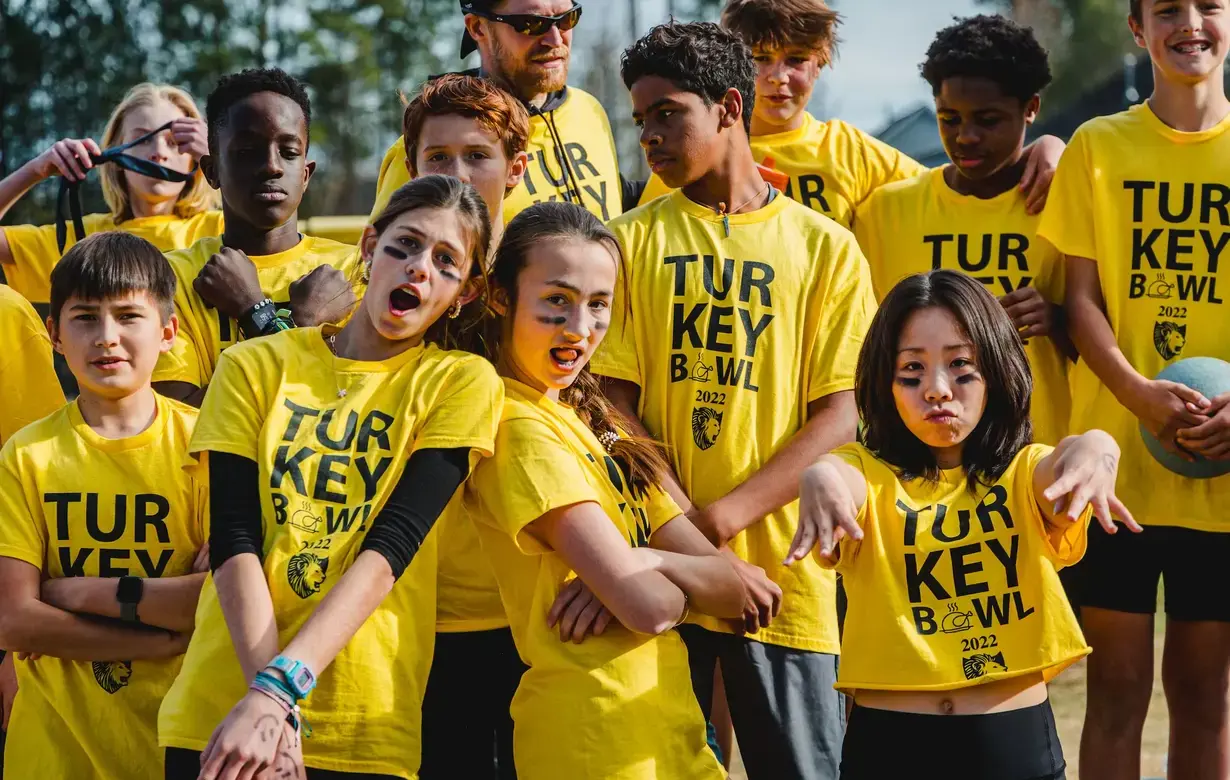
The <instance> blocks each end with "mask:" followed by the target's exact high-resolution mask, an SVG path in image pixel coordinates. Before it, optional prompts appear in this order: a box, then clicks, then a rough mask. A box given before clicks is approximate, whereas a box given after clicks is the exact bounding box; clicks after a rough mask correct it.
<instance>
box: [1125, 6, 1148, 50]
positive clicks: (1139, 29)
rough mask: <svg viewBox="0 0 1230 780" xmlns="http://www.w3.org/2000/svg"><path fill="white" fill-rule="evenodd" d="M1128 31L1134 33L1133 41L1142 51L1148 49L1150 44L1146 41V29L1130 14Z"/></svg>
mask: <svg viewBox="0 0 1230 780" xmlns="http://www.w3.org/2000/svg"><path fill="white" fill-rule="evenodd" d="M1128 29H1129V30H1131V31H1132V39H1133V40H1135V41H1136V45H1137V46H1139V47H1140V48H1142V49H1148V48H1149V44H1148V43H1147V42H1146V41H1145V28H1144V26H1143V25H1142V24H1141V23H1140V22H1138V21H1136V17H1134V16H1132V15H1131V14H1128Z"/></svg>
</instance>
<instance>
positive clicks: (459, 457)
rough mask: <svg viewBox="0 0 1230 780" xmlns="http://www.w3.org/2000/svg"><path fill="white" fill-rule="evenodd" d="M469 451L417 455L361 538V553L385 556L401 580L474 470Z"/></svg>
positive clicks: (418, 452) (457, 450)
mask: <svg viewBox="0 0 1230 780" xmlns="http://www.w3.org/2000/svg"><path fill="white" fill-rule="evenodd" d="M469 461H470V451H469V449H468V448H466V447H458V448H456V449H451V450H440V449H426V450H415V452H414V454H413V455H411V456H410V461H409V462H408V463H406V468H405V470H404V471H403V472H402V474H401V477H400V478H399V479H398V480H397V484H396V485H394V486H393V491H392V493H391V494H390V495H389V498H388V500H387V501H385V503H384V506H382V507H381V508H380V512H379V513H378V514H377V515H376V519H375V520H373V521H372V527H371V529H370V530H368V532H367V536H365V537H364V538H363V545H362V547H361V549H363V550H374V551H375V552H378V553H380V554H381V555H382V556H384V559H385V560H386V561H388V562H389V568H391V569H392V570H393V577H394V579H400V578H401V575H402V574H403V573H404V572H405V571H406V567H407V566H409V565H410V562H411V561H412V560H414V556H415V554H416V553H418V551H419V548H420V547H422V545H423V540H424V539H426V538H427V534H429V533H430V532H431V529H432V527H434V526H435V524H436V521H437V520H439V519H440V515H442V514H443V513H444V509H445V507H447V506H448V502H449V501H452V500H453V494H455V493H456V492H457V488H459V487H461V483H462V482H464V481H465V478H466V476H467V475H468V472H469V468H470V464H469Z"/></svg>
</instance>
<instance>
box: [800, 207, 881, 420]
mask: <svg viewBox="0 0 1230 780" xmlns="http://www.w3.org/2000/svg"><path fill="white" fill-rule="evenodd" d="M822 246H823V249H822V250H821V251H822V252H823V251H827V252H830V253H832V258H831V261H830V262H831V264H832V268H833V270H832V272H831V273H830V274H828V275H827V278H824V277H822V278H821V280H820V282H819V283H818V284H817V289H816V290H815V291H814V292H813V293H812V295H813V298H812V300H811V305H810V306H809V310H808V313H807V318H808V320H809V321H810V324H811V327H810V328H809V330H810V332H811V333H812V334H814V335H813V338H814V344H813V346H812V349H811V354H810V355H809V357H808V360H807V365H808V388H807V401H808V403H810V402H812V401H815V400H817V399H819V398H823V397H824V396H826V395H832V394H833V393H839V392H842V391H845V390H853V389H854V371H855V368H856V367H857V366H858V353H859V350H860V349H862V346H863V338H864V336H866V334H867V329H868V328H869V327H870V326H871V319H872V317H873V316H874V314H875V309H876V304H875V297H874V295H873V294H872V290H871V275H870V273H869V271H868V269H867V261H866V260H865V259H864V258H863V254H862V252H860V251H859V249H858V244H857V243H855V241H854V239H853V236H851V235H850V234H849V233H847V232H845V231H842V234H839V235H834V236H831V237H830V238H829V239H828V241H827V243H826V245H822ZM819 260H820V262H823V259H822V258H820V259H819Z"/></svg>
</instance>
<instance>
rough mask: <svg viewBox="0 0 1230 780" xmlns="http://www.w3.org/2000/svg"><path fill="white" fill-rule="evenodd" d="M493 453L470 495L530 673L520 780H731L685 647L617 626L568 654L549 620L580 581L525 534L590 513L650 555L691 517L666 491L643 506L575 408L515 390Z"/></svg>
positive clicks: (516, 739) (519, 715)
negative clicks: (709, 738) (709, 740)
mask: <svg viewBox="0 0 1230 780" xmlns="http://www.w3.org/2000/svg"><path fill="white" fill-rule="evenodd" d="M504 385H505V392H506V400H505V403H504V414H503V419H502V420H501V421H500V430H499V434H498V435H497V436H496V448H495V455H494V456H493V457H492V458H490V459H489V460H485V461H483V462H482V463H480V464H479V466H478V468H477V469H476V470H475V472H474V476H473V477H472V478H471V480H470V483H469V485H468V486H467V489H466V506H467V508H469V509H471V511H472V513H473V517H474V520H475V522H476V523H477V524H478V528H479V533H480V534H481V535H482V538H483V548H484V549H485V550H486V551H487V552H488V554H489V555H490V557H491V562H492V565H493V566H494V567H495V572H496V576H497V578H498V579H499V584H500V595H501V596H502V597H503V599H504V604H505V606H506V607H507V609H508V615H509V618H510V620H511V623H512V632H513V639H514V640H515V641H516V644H517V651H518V652H519V653H520V655H521V658H522V660H524V661H525V663H526V664H527V665H529V667H530V668H529V670H528V671H527V672H526V673H525V675H524V676H523V677H522V678H521V684H520V687H518V688H517V693H516V695H515V696H514V697H513V702H512V717H513V722H514V723H515V729H514V730H513V755H514V757H515V759H516V765H517V776H518V777H520V778H521V780H574V778H583V777H592V778H599V777H600V778H608V779H609V780H658V778H723V777H725V776H726V774H725V772H723V771H722V770H721V768H720V766H719V764H718V762H717V759H716V758H714V755H713V753H712V751H710V750H709V748H708V746H707V745H706V742H705V720H704V717H703V716H702V715H701V711H700V707H699V705H698V704H697V703H696V696H695V694H694V693H693V692H692V683H691V675H690V673H689V671H688V655H687V649H686V648H685V647H684V645H683V641H682V640H680V638H679V635H678V634H677V633H675V632H674V631H668V632H666V633H664V634H662V635H660V636H655V637H649V636H644V635H640V634H634V633H633V632H631V631H629V630H628V629H626V628H624V627H623V626H621V625H619V624H618V623H612V625H611V627H610V628H608V629H607V630H606V632H605V633H603V634H602V635H601V636H592V637H589V638H588V639H586V640H585V641H584V642H582V643H581V644H579V645H578V644H575V643H572V642H562V641H560V638H559V632H558V631H557V630H556V629H553V628H551V627H549V626H548V625H547V610H548V609H550V607H551V604H552V603H553V602H554V601H555V598H556V597H557V596H558V595H559V592H560V590H562V589H563V587H564V585H565V584H566V583H567V582H568V581H570V580H571V579H573V578H574V577H575V576H576V575H575V573H574V572H573V571H572V569H571V568H570V567H569V566H568V564H567V563H565V562H564V560H563V559H562V558H560V556H559V555H558V554H556V553H555V551H553V550H551V549H550V548H547V547H544V546H543V544H542V543H541V542H539V541H538V540H537V539H535V537H534V536H533V535H532V534H531V533H530V532H529V531H528V530H527V526H529V525H530V524H531V523H533V522H534V521H535V520H537V519H538V518H540V517H542V516H543V515H545V514H546V513H547V512H549V511H551V510H552V509H558V508H560V507H565V506H569V505H572V504H580V503H586V502H593V503H596V504H598V505H599V506H601V507H602V509H603V510H604V511H605V512H606V515H607V517H609V518H611V522H612V523H614V524H615V526H616V527H617V528H618V529H619V532H620V533H621V534H622V535H623V536H624V538H626V539H627V540H628V545H629V546H631V547H645V546H648V544H649V539H650V537H651V536H652V535H653V533H654V532H655V531H656V530H657V529H658V528H660V527H662V526H663V525H665V524H666V523H668V522H670V521H671V520H672V519H674V518H676V517H680V516H681V514H682V513H681V512H680V510H679V507H678V506H677V505H676V504H675V502H674V501H673V500H671V498H670V496H668V495H667V494H666V493H664V492H662V491H661V490H653V491H651V492H650V493H649V495H647V496H636V495H633V494H632V492H631V491H630V490H629V489H628V488H627V486H626V485H625V484H624V480H623V477H622V474H621V472H620V470H619V467H618V466H617V465H616V464H615V462H614V461H613V460H611V458H610V456H608V455H607V454H606V451H605V450H604V449H603V447H602V445H601V444H599V442H598V439H597V437H595V436H594V434H593V432H592V431H591V430H590V429H589V428H588V427H587V426H586V425H585V423H584V422H582V421H581V420H580V418H578V417H577V415H576V413H575V412H574V411H573V410H572V409H571V408H569V407H567V406H565V405H563V404H561V403H559V402H557V401H552V400H551V399H549V398H547V397H546V396H544V395H543V394H542V393H540V392H538V391H536V390H534V389H533V388H531V387H528V386H526V385H523V384H521V383H520V382H516V381H513V380H511V379H505V380H504Z"/></svg>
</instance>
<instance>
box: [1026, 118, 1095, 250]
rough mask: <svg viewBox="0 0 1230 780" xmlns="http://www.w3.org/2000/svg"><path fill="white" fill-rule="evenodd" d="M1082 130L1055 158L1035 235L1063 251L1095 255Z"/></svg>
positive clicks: (1089, 173) (1090, 182) (1088, 163)
mask: <svg viewBox="0 0 1230 780" xmlns="http://www.w3.org/2000/svg"><path fill="white" fill-rule="evenodd" d="M1087 135H1088V133H1087V132H1086V131H1082V130H1077V131H1076V135H1074V136H1072V142H1071V143H1069V144H1068V148H1066V149H1064V152H1063V156H1062V157H1061V158H1059V167H1058V168H1057V169H1056V171H1055V178H1054V180H1053V181H1052V182H1051V192H1050V195H1049V196H1048V197H1047V202H1046V208H1045V209H1044V210H1043V211H1042V221H1041V222H1040V223H1039V224H1038V235H1039V236H1040V237H1042V238H1045V239H1046V240H1047V241H1049V242H1050V243H1051V245H1052V246H1054V247H1055V248H1056V249H1058V250H1059V251H1060V252H1062V253H1063V254H1065V255H1072V256H1074V257H1084V258H1088V259H1090V260H1096V259H1097V251H1098V250H1097V242H1096V240H1095V239H1096V236H1095V233H1094V218H1093V208H1094V203H1093V179H1092V171H1091V170H1090V169H1091V167H1092V163H1091V161H1090V159H1089V144H1088V139H1087Z"/></svg>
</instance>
